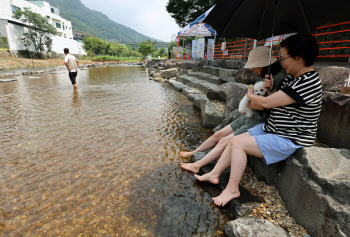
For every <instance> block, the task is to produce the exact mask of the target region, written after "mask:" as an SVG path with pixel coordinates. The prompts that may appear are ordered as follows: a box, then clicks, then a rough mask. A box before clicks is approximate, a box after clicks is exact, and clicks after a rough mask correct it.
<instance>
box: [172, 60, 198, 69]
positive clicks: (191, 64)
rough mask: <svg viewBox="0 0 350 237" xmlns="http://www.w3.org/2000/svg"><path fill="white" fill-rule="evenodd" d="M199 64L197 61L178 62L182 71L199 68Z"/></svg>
mask: <svg viewBox="0 0 350 237" xmlns="http://www.w3.org/2000/svg"><path fill="white" fill-rule="evenodd" d="M198 63H199V62H197V61H195V60H185V61H180V62H177V63H176V64H177V66H178V67H179V68H182V69H192V68H195V67H197V66H198Z"/></svg>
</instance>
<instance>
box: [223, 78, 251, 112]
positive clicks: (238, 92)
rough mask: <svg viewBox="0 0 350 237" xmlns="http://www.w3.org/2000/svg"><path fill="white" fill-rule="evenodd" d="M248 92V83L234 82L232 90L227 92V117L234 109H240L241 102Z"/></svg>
mask: <svg viewBox="0 0 350 237" xmlns="http://www.w3.org/2000/svg"><path fill="white" fill-rule="evenodd" d="M247 92H248V85H245V84H241V83H234V84H232V86H231V89H230V91H229V92H228V93H227V99H226V106H225V118H226V117H227V116H229V115H230V113H231V112H232V111H233V110H235V109H238V105H239V102H240V101H241V99H242V98H243V96H245V95H246V94H247Z"/></svg>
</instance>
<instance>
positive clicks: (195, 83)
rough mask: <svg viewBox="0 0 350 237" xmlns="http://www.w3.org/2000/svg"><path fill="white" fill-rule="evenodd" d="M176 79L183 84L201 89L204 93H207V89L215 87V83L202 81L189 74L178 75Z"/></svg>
mask: <svg viewBox="0 0 350 237" xmlns="http://www.w3.org/2000/svg"><path fill="white" fill-rule="evenodd" d="M177 81H179V82H181V83H183V84H185V85H188V86H190V87H194V88H197V89H199V90H201V91H202V92H203V93H204V94H205V95H206V94H207V93H208V91H210V90H213V89H215V88H216V87H217V85H216V84H213V83H211V82H207V81H203V80H200V79H198V78H196V77H192V76H189V75H186V74H184V75H180V76H178V77H177Z"/></svg>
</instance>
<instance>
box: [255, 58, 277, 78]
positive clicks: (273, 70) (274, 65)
mask: <svg viewBox="0 0 350 237" xmlns="http://www.w3.org/2000/svg"><path fill="white" fill-rule="evenodd" d="M268 67H269V66H266V67H264V68H263V70H262V71H261V75H260V77H261V78H265V75H266V74H267V70H268ZM281 70H282V66H281V64H280V63H279V62H278V61H276V62H274V63H273V64H271V71H270V74H272V75H275V74H276V73H279V72H280V71H281Z"/></svg>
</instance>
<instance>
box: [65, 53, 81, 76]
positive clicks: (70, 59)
mask: <svg viewBox="0 0 350 237" xmlns="http://www.w3.org/2000/svg"><path fill="white" fill-rule="evenodd" d="M64 62H65V63H68V66H69V68H70V69H71V70H70V71H71V72H76V71H78V64H77V63H78V62H79V60H78V59H77V58H76V57H74V56H73V55H71V54H67V55H66V56H65V57H64Z"/></svg>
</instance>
